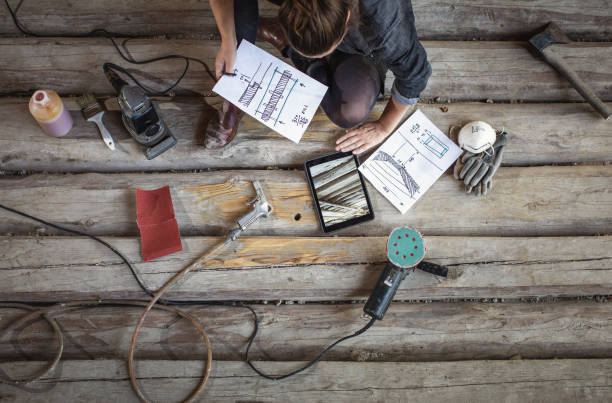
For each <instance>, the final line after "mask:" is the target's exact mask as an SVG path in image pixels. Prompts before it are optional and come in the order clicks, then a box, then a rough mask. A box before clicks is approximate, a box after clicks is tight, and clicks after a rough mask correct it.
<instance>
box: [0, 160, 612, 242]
mask: <svg viewBox="0 0 612 403" xmlns="http://www.w3.org/2000/svg"><path fill="white" fill-rule="evenodd" d="M611 177H612V166H609V165H604V166H555V167H533V168H516V167H502V168H501V169H500V170H499V171H498V172H497V174H496V177H495V185H494V186H495V189H494V191H493V193H492V194H491V195H489V196H487V197H486V198H477V197H475V196H473V195H469V194H465V193H464V191H463V188H462V186H463V185H462V184H460V183H459V182H458V181H456V180H455V179H453V178H452V176H451V175H444V177H442V178H441V179H440V180H438V181H437V182H436V183H435V184H434V185H433V186H432V188H431V189H430V190H428V192H427V193H426V194H425V195H424V196H423V197H422V198H421V199H420V200H419V201H418V202H417V203H416V204H415V206H414V207H413V208H412V209H411V210H410V212H408V213H407V214H405V215H403V216H402V215H400V214H399V213H398V212H397V210H396V209H395V208H394V207H393V206H392V205H391V204H390V203H389V202H388V201H387V200H386V199H385V198H384V197H383V196H382V195H381V194H379V193H378V192H377V191H376V190H374V189H371V191H370V196H371V199H372V203H373V208H374V210H375V212H376V219H375V220H374V221H370V222H368V223H364V224H362V225H359V226H355V227H351V228H348V229H346V230H344V231H343V232H342V233H343V234H345V235H365V236H372V235H378V236H386V235H387V234H388V232H389V231H390V230H391V229H392V228H395V227H396V226H397V225H398V224H409V225H412V226H414V227H416V228H419V229H420V230H421V231H423V232H424V233H425V234H426V235H455V236H456V235H472V236H474V235H496V236H511V235H516V236H536V235H537V236H542V235H593V234H607V233H609V232H610V228H612V208H611V206H612V191H611V186H612V180H610V178H611ZM254 179H259V180H260V181H261V182H262V184H263V187H264V189H265V192H266V194H267V196H268V199H269V201H270V203H271V204H272V205H273V206H274V209H275V210H274V213H273V214H272V215H271V216H270V217H268V218H267V219H264V220H261V221H260V222H258V223H257V224H256V225H255V226H253V227H252V228H251V229H249V235H288V236H304V235H307V236H314V235H320V233H321V231H320V229H319V224H318V221H317V219H316V217H315V213H314V210H313V207H312V196H311V194H310V190H309V189H308V185H307V183H306V179H305V176H304V173H303V172H302V171H280V170H269V171H215V172H201V173H183V174H180V175H179V174H172V173H164V174H154V175H151V174H78V175H45V174H39V175H31V176H27V177H19V176H6V177H2V178H0V190H1V193H0V202H1V203H3V204H5V205H7V206H9V207H10V206H13V207H18V208H20V209H23V210H25V211H27V212H29V213H31V214H35V215H38V216H41V217H44V218H46V219H48V220H50V221H53V222H56V223H59V224H62V223H63V224H69V225H76V226H77V227H80V228H82V229H85V230H87V231H89V232H90V233H94V234H100V235H135V234H137V227H136V211H135V190H134V189H135V188H142V189H155V188H159V187H162V186H165V185H170V186H171V193H172V197H173V201H174V209H175V213H176V217H177V219H178V223H179V228H180V230H181V234H183V236H187V235H199V234H207V235H222V234H226V233H227V232H228V231H229V230H230V229H231V228H233V227H234V226H235V222H236V220H237V219H238V218H239V217H241V216H243V215H244V214H246V212H247V211H248V208H247V207H246V206H245V203H246V202H247V201H249V200H250V199H251V198H252V197H253V194H254V190H253V186H252V184H251V181H252V180H254ZM442 212H444V213H445V215H444V217H441V213H442ZM0 218H1V220H0V233H7V232H13V233H18V234H23V233H27V232H28V231H34V230H35V229H36V228H37V227H38V226H37V225H33V224H31V223H30V222H27V221H25V220H23V219H20V218H18V217H17V216H14V215H11V214H8V213H5V212H0Z"/></svg>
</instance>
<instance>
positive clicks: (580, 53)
mask: <svg viewBox="0 0 612 403" xmlns="http://www.w3.org/2000/svg"><path fill="white" fill-rule="evenodd" d="M120 42H122V43H123V41H120ZM423 45H424V46H425V48H426V50H427V53H428V58H429V60H430V61H431V64H432V69H433V75H432V77H431V79H430V81H429V84H428V86H427V89H426V90H425V91H424V92H423V93H422V94H421V96H422V97H423V98H427V99H434V98H437V97H442V98H444V99H454V100H479V101H480V100H485V99H492V100H526V101H582V100H583V99H582V97H581V96H580V95H579V94H578V93H577V92H576V91H575V90H574V89H573V88H572V87H571V84H569V82H567V80H565V79H564V78H562V77H561V76H560V75H559V74H557V73H556V72H555V71H554V70H553V69H552V68H551V67H550V66H549V65H548V64H546V63H545V62H543V61H541V60H538V59H537V58H536V57H534V56H533V55H532V54H531V53H529V51H528V50H527V48H526V44H525V43H524V42H476V41H472V42H461V41H425V42H423ZM554 46H555V52H558V54H559V55H560V56H562V57H564V58H565V59H566V61H567V62H568V64H569V65H570V66H571V67H572V68H573V69H575V70H576V71H577V73H578V74H579V75H580V76H581V77H582V78H583V79H584V80H585V82H587V83H588V84H589V85H590V86H591V88H592V89H593V91H595V92H596V93H597V94H598V95H599V96H600V97H601V98H602V99H604V100H607V101H609V100H612V84H610V83H611V82H612V72H611V71H610V69H609V66H610V64H611V63H612V44H611V43H609V42H597V43H573V44H569V45H554ZM218 47H219V42H218V41H212V40H165V39H132V40H129V41H127V42H125V48H126V51H128V52H129V54H130V55H131V56H132V57H133V58H134V59H136V60H144V59H150V58H153V57H157V56H162V55H167V54H182V55H186V56H191V57H197V58H202V59H203V60H204V61H205V62H206V63H208V65H209V66H214V58H215V55H216V54H217V51H218ZM263 48H264V49H266V50H270V47H269V46H268V45H265V46H263ZM275 54H278V52H275ZM593 60H597V63H593ZM104 62H113V63H117V64H119V65H124V66H125V65H126V63H125V62H124V61H123V60H121V58H120V57H119V55H118V54H117V52H116V50H115V49H114V48H113V46H112V44H111V43H110V41H109V40H108V39H105V38H84V39H83V38H82V39H69V38H50V39H33V38H4V39H0V71H2V72H3V75H4V79H3V80H2V82H1V83H0V94H11V93H17V92H21V93H23V92H26V93H28V92H32V91H34V90H36V89H39V88H43V87H50V88H53V89H55V90H57V91H58V92H60V93H62V94H80V93H83V92H87V91H91V92H94V93H97V94H98V95H102V94H113V93H114V91H113V89H112V87H111V86H110V84H109V83H108V81H107V80H106V77H105V76H104V74H103V73H102V65H103V63H104ZM126 67H130V68H132V67H134V66H126ZM183 68H184V63H183V62H182V61H180V60H171V61H162V62H158V63H154V64H151V65H147V66H144V67H142V66H139V68H138V70H142V71H143V75H144V76H145V77H148V78H152V77H157V78H159V79H161V80H164V82H163V83H162V84H160V85H159V86H157V87H155V88H157V89H162V88H165V87H167V86H168V85H169V84H170V83H171V82H174V80H176V78H178V76H179V75H180V73H181V72H182V71H183ZM141 76H142V75H141ZM392 83H393V75H392V73H391V72H389V73H388V74H387V80H386V83H385V87H386V88H387V94H389V89H390V88H391V85H392ZM212 84H213V83H212V81H211V79H210V77H209V76H208V75H207V74H206V73H205V72H204V68H203V67H202V66H201V65H199V64H198V63H195V62H193V63H191V69H190V72H189V73H187V75H186V76H185V78H184V80H183V81H182V82H181V85H180V86H179V87H177V89H176V93H177V94H183V95H189V94H206V93H207V92H208V91H209V90H210V89H211V87H212ZM151 86H154V84H151Z"/></svg>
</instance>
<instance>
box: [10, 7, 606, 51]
mask: <svg viewBox="0 0 612 403" xmlns="http://www.w3.org/2000/svg"><path fill="white" fill-rule="evenodd" d="M11 4H12V5H13V7H15V6H16V4H17V2H16V1H12V2H11ZM20 4H21V6H20V7H19V17H20V18H21V20H22V22H23V23H24V24H25V25H26V26H27V27H29V28H30V29H32V30H35V31H36V32H40V33H46V34H53V33H58V32H63V33H82V32H88V31H90V30H91V29H92V28H106V29H109V30H112V31H114V32H121V33H124V34H131V35H161V34H169V35H188V36H189V35H210V34H216V33H217V29H216V24H215V22H214V19H213V16H212V12H211V11H210V6H209V3H208V1H197V0H187V1H185V0H183V1H181V2H180V3H179V4H176V5H173V6H170V5H169V4H168V3H167V2H165V1H160V0H156V1H144V0H132V1H130V2H129V3H126V2H124V1H119V0H111V1H106V2H104V3H99V2H95V1H94V2H85V3H83V2H79V3H78V4H75V3H71V2H68V1H57V0H41V1H37V2H32V1H25V2H21V3H20ZM412 5H413V8H414V13H415V17H416V27H417V30H418V32H419V36H420V37H421V38H423V39H434V40H440V39H450V40H471V39H473V38H480V39H486V40H508V39H511V40H515V39H527V38H529V37H530V35H531V33H532V32H533V31H534V30H537V29H538V28H540V27H541V26H543V25H544V24H546V23H548V22H550V21H555V22H556V23H557V24H559V25H560V26H561V28H562V29H563V30H564V31H565V32H566V33H567V34H568V35H570V36H571V37H573V38H574V39H577V40H578V39H579V40H583V41H584V40H599V41H605V40H607V41H609V40H612V31H611V30H610V26H611V25H612V17H611V16H610V13H609V10H610V8H612V3H610V1H609V0H587V1H582V2H579V3H578V2H575V1H573V0H564V1H554V0H537V1H530V0H521V1H512V2H511V1H507V0H489V1H478V2H476V1H465V0H464V1H458V0H438V1H424V0H415V1H413V2H412ZM259 9H260V11H259V12H260V15H261V16H265V17H274V16H276V15H277V7H276V6H274V5H273V4H271V3H270V2H267V1H260V2H259ZM17 33H18V31H17V29H16V28H15V26H14V24H13V22H12V20H11V19H10V18H9V16H8V12H7V10H6V9H5V8H4V7H0V34H5V35H6V34H17Z"/></svg>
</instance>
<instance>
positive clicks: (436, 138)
mask: <svg viewBox="0 0 612 403" xmlns="http://www.w3.org/2000/svg"><path fill="white" fill-rule="evenodd" d="M460 154H461V149H460V148H459V147H458V146H457V145H456V144H455V143H453V142H452V141H451V140H450V139H449V138H448V137H446V136H445V135H444V133H442V132H441V131H440V130H439V129H438V128H437V127H436V126H434V124H433V123H432V122H431V121H430V120H429V119H427V117H426V116H425V115H424V114H423V112H421V111H420V110H418V109H417V110H416V111H415V112H414V114H413V115H412V116H411V117H410V118H409V119H408V120H406V122H404V124H402V126H400V128H399V129H397V130H396V131H395V133H393V134H392V135H391V137H389V139H387V141H385V143H384V144H383V145H382V146H381V147H380V148H379V149H378V150H377V151H376V152H374V154H372V155H371V156H370V158H368V159H367V161H366V162H365V163H363V165H361V167H359V169H360V170H361V172H362V173H363V175H364V176H365V177H366V178H367V179H368V180H369V181H370V182H371V183H372V184H373V185H374V187H375V188H376V189H377V190H378V191H379V192H381V193H382V194H383V195H384V196H385V197H386V198H387V199H389V201H391V203H392V204H393V205H394V206H395V207H396V208H397V209H398V210H400V212H401V213H402V214H403V213H405V212H406V211H407V210H408V209H409V208H410V207H411V206H412V205H413V204H414V203H415V202H416V201H417V200H418V199H419V197H421V196H422V195H423V193H424V192H426V191H427V189H429V187H431V185H433V183H434V182H435V181H436V180H437V179H438V178H439V177H440V175H442V174H443V173H444V172H445V171H446V170H447V169H448V167H449V166H451V164H452V163H453V162H454V161H455V160H456V159H457V158H458V157H459V155H460Z"/></svg>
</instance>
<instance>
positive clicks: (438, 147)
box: [419, 129, 448, 158]
mask: <svg viewBox="0 0 612 403" xmlns="http://www.w3.org/2000/svg"><path fill="white" fill-rule="evenodd" d="M419 141H420V142H422V143H423V145H424V146H425V148H427V149H428V150H429V151H431V153H432V154H433V155H435V156H436V157H438V158H442V157H444V154H446V152H447V151H448V147H447V146H446V145H444V143H443V142H442V141H441V140H440V139H439V138H437V137H436V136H434V135H433V134H432V133H431V132H430V131H429V130H427V129H426V130H423V135H422V136H419Z"/></svg>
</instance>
